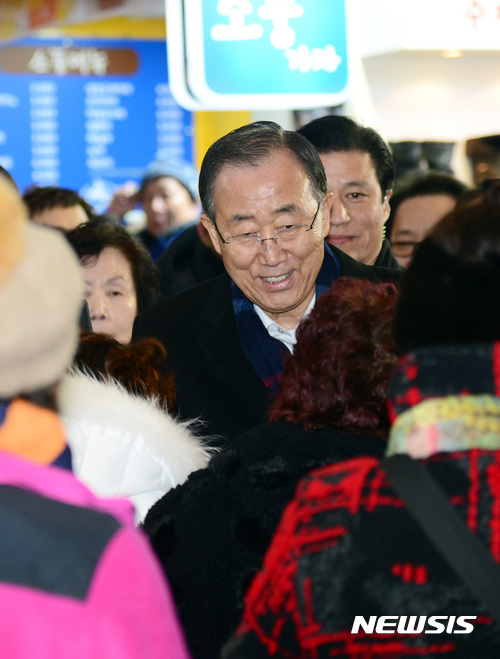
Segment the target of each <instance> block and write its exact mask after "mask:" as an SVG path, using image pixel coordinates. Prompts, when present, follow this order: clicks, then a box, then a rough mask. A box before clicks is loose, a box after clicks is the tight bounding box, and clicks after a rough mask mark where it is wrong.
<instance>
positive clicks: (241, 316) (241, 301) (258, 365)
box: [231, 243, 342, 395]
mask: <svg viewBox="0 0 500 659" xmlns="http://www.w3.org/2000/svg"><path fill="white" fill-rule="evenodd" d="M341 274H342V273H341V268H340V262H339V261H338V259H337V257H336V256H335V255H334V253H333V252H332V251H331V249H330V248H329V247H328V245H327V244H326V243H325V257H324V259H323V264H322V266H321V269H320V271H319V273H318V277H317V279H316V297H319V296H320V295H321V294H322V293H324V291H326V290H327V289H328V288H330V286H331V285H332V283H333V282H334V281H335V280H336V279H338V277H340V275H341ZM231 288H232V296H233V310H234V315H235V317H236V327H237V330H238V338H239V341H240V345H241V349H242V350H243V353H244V355H245V357H246V358H247V359H248V361H249V362H250V364H251V365H252V367H253V369H254V371H255V372H256V373H257V375H258V376H259V378H260V379H261V380H262V382H263V383H264V384H265V385H266V387H267V389H268V390H269V392H270V393H271V394H272V395H275V394H277V393H278V391H279V388H280V384H281V376H282V373H283V367H284V365H285V360H286V359H287V358H288V357H289V356H290V351H289V350H288V348H287V347H286V346H285V344H284V343H282V342H281V341H279V340H278V339H275V338H273V337H272V336H270V335H269V333H268V331H267V330H266V328H265V327H264V325H263V323H262V321H261V319H260V318H259V316H258V315H257V314H256V313H255V310H254V308H253V303H252V302H250V300H249V299H248V298H247V297H246V296H245V295H243V293H242V292H241V291H240V289H239V288H238V287H237V286H236V284H235V283H234V282H233V283H232V285H231Z"/></svg>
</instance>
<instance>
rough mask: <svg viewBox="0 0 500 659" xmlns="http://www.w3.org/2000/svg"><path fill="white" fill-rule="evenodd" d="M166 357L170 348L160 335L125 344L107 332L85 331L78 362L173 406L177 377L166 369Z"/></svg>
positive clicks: (167, 406)
mask: <svg viewBox="0 0 500 659" xmlns="http://www.w3.org/2000/svg"><path fill="white" fill-rule="evenodd" d="M166 360H167V353H166V350H165V348H164V347H163V345H162V344H161V343H160V342H159V341H158V340H157V339H153V338H148V339H143V340H142V341H139V342H137V343H131V344H129V345H123V344H121V343H119V342H118V341H116V339H113V338H112V337H110V336H106V335H105V334H94V333H91V332H84V331H82V332H81V334H80V344H79V347H78V352H77V354H76V357H75V359H74V366H75V367H76V368H77V369H79V370H81V371H84V372H85V371H87V372H89V371H90V372H91V373H92V374H93V375H95V376H96V377H97V378H98V379H99V380H105V379H107V378H114V379H115V380H117V381H118V382H120V383H121V384H122V385H123V386H124V387H125V389H126V390H127V391H128V392H130V393H132V394H134V395H139V396H142V397H143V398H154V397H156V398H157V399H158V402H159V403H160V405H161V406H162V407H163V408H164V409H167V410H172V409H173V408H174V405H175V399H176V391H175V384H174V379H173V377H172V376H171V375H168V374H167V373H165V372H164V371H163V367H164V366H165V363H166Z"/></svg>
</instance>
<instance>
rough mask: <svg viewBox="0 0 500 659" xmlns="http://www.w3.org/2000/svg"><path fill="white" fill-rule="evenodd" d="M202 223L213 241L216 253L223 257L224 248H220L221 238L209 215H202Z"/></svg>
mask: <svg viewBox="0 0 500 659" xmlns="http://www.w3.org/2000/svg"><path fill="white" fill-rule="evenodd" d="M200 222H201V223H202V224H203V226H204V227H205V229H206V230H207V232H208V235H209V236H210V240H211V241H212V245H213V246H214V249H215V251H216V252H217V254H219V256H221V255H222V248H221V246H220V236H219V234H218V233H217V229H216V228H215V225H214V223H213V222H212V220H210V219H209V218H208V216H207V215H205V213H202V215H201V218H200Z"/></svg>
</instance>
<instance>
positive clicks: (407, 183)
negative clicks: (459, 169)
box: [385, 171, 469, 236]
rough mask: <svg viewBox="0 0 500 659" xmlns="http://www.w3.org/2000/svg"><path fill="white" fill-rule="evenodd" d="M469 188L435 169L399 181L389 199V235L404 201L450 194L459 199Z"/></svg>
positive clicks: (387, 224)
mask: <svg viewBox="0 0 500 659" xmlns="http://www.w3.org/2000/svg"><path fill="white" fill-rule="evenodd" d="M468 190H469V186H468V185H466V184H465V183H462V181H459V180H458V179H457V178H455V177H454V176H450V175H449V174H443V173H441V172H434V171H430V172H426V173H425V174H410V175H409V176H408V177H406V178H405V179H403V180H402V181H401V182H400V183H398V185H397V186H396V189H395V190H394V194H393V195H392V197H391V198H390V200H389V204H390V206H391V214H390V215H389V219H388V220H387V222H386V225H385V226H386V230H387V235H388V236H390V235H391V230H392V225H393V224H394V218H395V217H396V212H397V210H398V208H399V206H401V204H402V203H403V201H406V200H407V199H413V197H429V196H431V195H448V197H451V198H452V199H455V200H458V199H460V197H462V196H463V195H464V194H465V193H466V192H467V191H468Z"/></svg>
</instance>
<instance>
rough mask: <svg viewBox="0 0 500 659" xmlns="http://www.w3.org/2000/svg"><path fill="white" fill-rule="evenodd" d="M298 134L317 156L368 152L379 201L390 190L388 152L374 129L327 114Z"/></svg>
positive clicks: (392, 168) (390, 156)
mask: <svg viewBox="0 0 500 659" xmlns="http://www.w3.org/2000/svg"><path fill="white" fill-rule="evenodd" d="M297 133H299V134H300V135H303V136H304V137H305V138H306V139H308V140H309V142H311V144H313V145H314V147H315V148H316V149H317V150H318V153H331V152H336V153H346V152H347V153H348V152H349V151H361V152H363V153H368V154H369V155H370V158H371V159H372V162H373V166H374V167H375V173H376V176H377V180H378V182H379V185H380V190H381V192H382V199H383V198H384V197H385V196H386V194H387V193H388V192H389V191H390V190H392V187H393V185H394V175H395V174H394V163H393V160H392V155H391V151H390V149H389V147H388V146H387V144H386V143H385V142H384V140H383V139H382V137H381V136H380V135H379V134H378V133H377V131H376V130H374V129H373V128H366V127H365V126H361V125H360V124H358V123H357V122H356V121H354V119H351V118H350V117H344V116H339V115H334V114H329V115H326V116H324V117H318V118H317V119H313V120H312V121H310V122H309V123H308V124H305V126H301V127H300V128H299V129H298V130H297Z"/></svg>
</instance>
